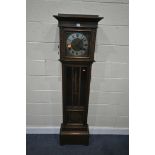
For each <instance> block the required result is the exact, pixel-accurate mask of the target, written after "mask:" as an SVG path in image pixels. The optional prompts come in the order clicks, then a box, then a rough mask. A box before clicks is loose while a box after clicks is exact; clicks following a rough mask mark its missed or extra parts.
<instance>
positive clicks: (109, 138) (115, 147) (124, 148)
mask: <svg viewBox="0 0 155 155" xmlns="http://www.w3.org/2000/svg"><path fill="white" fill-rule="evenodd" d="M26 145H27V146H26V151H27V153H26V154H27V155H128V154H129V136H128V135H91V136H90V144H89V146H83V145H63V146H61V145H59V135H51V134H27V135H26Z"/></svg>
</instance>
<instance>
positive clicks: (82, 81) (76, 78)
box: [54, 14, 103, 145]
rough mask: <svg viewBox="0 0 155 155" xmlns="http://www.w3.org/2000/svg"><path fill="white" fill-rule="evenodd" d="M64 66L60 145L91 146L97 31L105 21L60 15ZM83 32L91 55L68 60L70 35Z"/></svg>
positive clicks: (95, 17) (72, 57)
mask: <svg viewBox="0 0 155 155" xmlns="http://www.w3.org/2000/svg"><path fill="white" fill-rule="evenodd" d="M54 17H55V18H56V19H57V20H58V26H59V37H60V59H59V60H60V62H61V63H62V96H63V104H62V108H63V123H62V124H61V128H60V144H61V145H63V144H84V145H88V144H89V127H88V124H87V116H88V104H89V90H90V80H91V66H92V63H93V62H94V50H95V41H96V29H97V25H98V22H99V21H100V20H101V19H102V18H103V17H99V16H98V15H78V14H76V15H75V14H58V15H54ZM67 32H73V33H74V32H81V33H83V32H84V33H86V34H88V36H89V38H88V39H89V40H88V54H87V55H83V56H68V55H67V53H66V39H67V37H66V33H67Z"/></svg>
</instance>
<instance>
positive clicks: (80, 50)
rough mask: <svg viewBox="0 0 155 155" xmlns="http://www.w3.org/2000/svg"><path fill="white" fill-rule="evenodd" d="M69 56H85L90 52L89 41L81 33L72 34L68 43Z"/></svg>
mask: <svg viewBox="0 0 155 155" xmlns="http://www.w3.org/2000/svg"><path fill="white" fill-rule="evenodd" d="M66 48H67V54H68V55H71V56H83V55H85V54H86V53H87V50H88V39H87V37H86V36H85V35H84V34H83V33H81V32H75V33H71V34H70V35H69V36H68V38H67V41H66Z"/></svg>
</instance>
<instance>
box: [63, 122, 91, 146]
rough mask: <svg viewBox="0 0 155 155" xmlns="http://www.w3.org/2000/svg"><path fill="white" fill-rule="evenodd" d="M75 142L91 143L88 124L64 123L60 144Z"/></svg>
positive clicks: (76, 143) (79, 143) (78, 143)
mask: <svg viewBox="0 0 155 155" xmlns="http://www.w3.org/2000/svg"><path fill="white" fill-rule="evenodd" d="M65 144H75V145H88V144H89V129H88V125H85V126H83V125H63V124H61V129H60V145H65Z"/></svg>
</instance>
